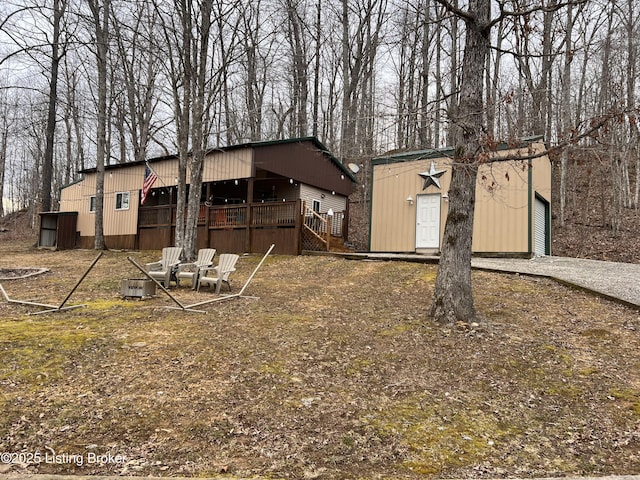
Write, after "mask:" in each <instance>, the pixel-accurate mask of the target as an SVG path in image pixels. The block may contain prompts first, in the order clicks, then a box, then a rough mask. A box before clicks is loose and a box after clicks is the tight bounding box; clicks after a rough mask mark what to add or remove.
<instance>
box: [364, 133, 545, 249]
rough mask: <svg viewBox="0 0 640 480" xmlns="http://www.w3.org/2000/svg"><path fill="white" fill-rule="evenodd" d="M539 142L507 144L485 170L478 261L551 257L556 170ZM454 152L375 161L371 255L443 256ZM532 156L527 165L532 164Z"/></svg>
mask: <svg viewBox="0 0 640 480" xmlns="http://www.w3.org/2000/svg"><path fill="white" fill-rule="evenodd" d="M545 150H546V149H545V146H544V143H543V142H542V139H541V138H540V137H535V138H528V139H524V140H523V141H522V144H521V145H519V146H518V147H517V148H513V147H508V146H507V145H501V146H499V147H498V149H497V150H496V151H495V152H493V153H492V154H491V155H492V156H493V158H494V159H496V160H498V159H500V158H524V159H523V160H508V161H497V162H487V163H484V164H482V165H481V166H480V167H479V172H478V180H477V184H476V204H475V213H474V224H473V244H472V250H473V253H474V254H475V255H486V256H519V257H532V256H534V255H550V254H551V228H550V225H551V208H550V202H551V163H550V161H549V157H548V156H547V155H546V154H545V155H541V156H538V157H536V156H535V155H536V154H538V153H544V152H545ZM453 154H454V152H453V149H450V148H449V149H438V150H422V151H414V152H403V153H397V154H392V155H386V156H383V157H380V158H375V159H373V161H372V181H371V185H372V186H371V223H370V237H369V241H370V245H369V248H370V250H371V251H372V252H416V253H425V254H438V253H439V252H440V250H441V245H442V238H443V233H444V226H445V223H446V221H447V209H448V200H449V198H448V192H449V185H450V182H451V161H452V157H453ZM527 157H528V158H527Z"/></svg>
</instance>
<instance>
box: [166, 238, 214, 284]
mask: <svg viewBox="0 0 640 480" xmlns="http://www.w3.org/2000/svg"><path fill="white" fill-rule="evenodd" d="M215 256H216V249H215V248H201V249H200V250H198V258H196V261H195V262H189V263H181V264H180V265H178V273H177V274H176V278H177V284H178V286H180V280H189V281H190V282H191V288H192V289H194V290H195V288H196V286H197V284H198V277H199V276H200V271H201V270H202V269H203V268H206V267H210V266H212V265H213V257H215Z"/></svg>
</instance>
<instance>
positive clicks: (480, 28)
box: [431, 0, 490, 324]
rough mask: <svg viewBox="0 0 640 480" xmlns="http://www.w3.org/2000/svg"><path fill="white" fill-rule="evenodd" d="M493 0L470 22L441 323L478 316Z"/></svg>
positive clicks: (436, 307) (438, 308) (438, 296)
mask: <svg viewBox="0 0 640 480" xmlns="http://www.w3.org/2000/svg"><path fill="white" fill-rule="evenodd" d="M489 14H490V0H471V1H470V2H469V11H468V15H466V16H465V17H463V18H464V19H465V24H466V36H465V47H464V56H463V60H462V81H461V84H460V95H459V97H458V104H457V107H456V108H455V109H453V111H452V112H451V120H452V122H453V128H452V130H453V132H452V133H453V140H454V143H453V144H454V147H455V153H454V158H453V164H452V173H451V186H450V189H449V213H448V215H447V223H446V225H445V230H444V238H443V241H442V253H441V255H440V264H439V267H438V274H437V277H436V285H435V291H434V298H433V304H432V306H431V316H432V317H433V318H434V319H435V320H436V321H437V322H439V323H445V324H451V323H455V322H457V321H463V322H473V321H476V320H477V315H476V310H475V305H474V301H473V292H472V287H471V242H472V237H473V216H474V209H475V192H476V180H477V176H478V163H479V161H481V160H482V155H483V147H482V142H481V139H482V135H483V125H485V119H484V102H483V99H484V91H483V80H484V69H485V66H486V59H487V55H488V54H489V47H490V43H489V37H490V24H489Z"/></svg>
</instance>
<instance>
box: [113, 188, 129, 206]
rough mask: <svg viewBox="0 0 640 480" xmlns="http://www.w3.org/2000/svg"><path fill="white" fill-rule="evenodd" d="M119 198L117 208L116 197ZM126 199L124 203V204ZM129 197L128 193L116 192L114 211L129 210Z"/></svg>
mask: <svg viewBox="0 0 640 480" xmlns="http://www.w3.org/2000/svg"><path fill="white" fill-rule="evenodd" d="M119 196H120V208H118V197H119ZM125 199H126V202H125ZM130 204H131V195H130V193H129V192H116V203H115V205H116V210H129V205H130Z"/></svg>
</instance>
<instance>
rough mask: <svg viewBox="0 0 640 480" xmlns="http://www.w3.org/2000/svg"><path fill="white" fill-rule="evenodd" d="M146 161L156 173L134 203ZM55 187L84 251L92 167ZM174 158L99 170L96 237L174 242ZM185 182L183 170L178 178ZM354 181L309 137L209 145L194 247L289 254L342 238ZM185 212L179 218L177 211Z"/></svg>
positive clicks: (114, 244)
mask: <svg viewBox="0 0 640 480" xmlns="http://www.w3.org/2000/svg"><path fill="white" fill-rule="evenodd" d="M147 163H148V165H149V167H150V168H151V170H152V171H153V172H154V173H155V174H156V175H157V180H156V181H155V183H154V184H153V188H152V189H151V191H150V192H149V193H148V194H147V196H146V199H145V201H144V204H141V189H142V184H143V179H144V176H145V167H146V164H147ZM80 173H81V174H82V179H81V180H80V181H77V182H75V183H73V184H71V185H68V186H66V187H64V188H63V189H62V192H61V199H60V211H61V212H77V214H78V215H77V227H76V229H77V239H76V245H77V246H79V247H81V248H92V247H93V243H94V227H95V216H94V210H95V198H96V197H95V196H96V176H97V172H96V169H95V168H93V169H88V170H83V171H81V172H80ZM177 176H178V157H177V156H176V155H170V156H163V157H158V158H153V159H150V160H148V162H132V163H125V164H118V165H109V166H107V167H105V176H104V184H105V187H104V236H105V244H106V246H107V247H108V248H122V249H141V250H151V249H160V248H162V247H166V246H170V245H173V243H174V238H175V224H176V222H175V219H176V204H177V198H176V196H177ZM187 178H189V173H187ZM355 181H356V179H355V177H354V176H353V174H352V172H350V171H349V170H348V169H347V168H345V167H344V166H343V165H342V164H341V163H340V162H339V161H338V160H337V159H336V158H335V157H334V156H333V155H332V154H331V153H330V152H329V151H328V149H327V148H326V147H325V146H324V145H323V144H322V143H321V142H319V141H318V140H317V139H316V138H314V137H305V138H296V139H288V140H277V141H264V142H250V143H244V144H241V145H233V146H229V147H222V148H215V149H211V150H209V151H208V152H207V154H206V156H205V160H204V170H203V184H202V194H201V198H202V204H201V205H200V212H199V218H198V240H197V241H198V248H204V247H214V248H216V249H217V250H218V251H219V252H263V251H265V250H266V249H267V248H268V247H269V245H271V244H272V243H275V244H276V247H275V249H274V253H282V254H298V253H300V251H301V249H302V248H313V247H316V248H324V246H323V245H322V244H323V242H324V243H325V244H328V243H329V242H328V241H327V239H328V238H329V237H331V236H333V237H334V238H335V237H338V238H340V239H341V240H342V241H343V242H344V241H345V240H346V238H347V233H348V232H347V224H348V212H349V203H348V196H349V194H350V193H351V192H352V191H353V189H354V185H355ZM185 215H186V212H185Z"/></svg>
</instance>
